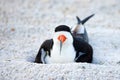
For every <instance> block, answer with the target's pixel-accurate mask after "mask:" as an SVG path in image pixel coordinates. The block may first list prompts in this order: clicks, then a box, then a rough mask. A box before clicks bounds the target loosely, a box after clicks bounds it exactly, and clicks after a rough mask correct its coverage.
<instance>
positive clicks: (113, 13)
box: [0, 0, 120, 64]
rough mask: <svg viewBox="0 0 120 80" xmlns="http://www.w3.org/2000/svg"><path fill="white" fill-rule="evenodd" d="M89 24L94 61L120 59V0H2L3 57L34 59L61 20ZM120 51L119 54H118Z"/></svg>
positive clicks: (0, 46) (0, 49) (0, 39)
mask: <svg viewBox="0 0 120 80" xmlns="http://www.w3.org/2000/svg"><path fill="white" fill-rule="evenodd" d="M93 13H94V14H95V16H94V17H93V18H91V19H90V20H89V21H88V22H87V23H86V24H85V26H86V28H87V30H88V35H89V38H90V44H91V45H92V46H93V48H94V61H93V62H94V63H98V64H106V63H107V64H112V63H115V64H116V63H119V61H120V60H119V57H120V55H119V53H120V41H119V38H120V35H118V34H120V0H0V57H1V60H3V61H6V60H25V61H34V58H35V56H36V54H37V52H38V50H39V47H40V45H41V43H42V42H43V41H44V40H45V39H49V38H52V34H53V32H54V28H55V27H56V26H58V25H60V24H64V25H68V26H70V27H74V26H76V23H77V20H76V16H79V17H80V18H81V19H84V18H85V17H87V16H89V15H91V14H93ZM118 55H119V56H118Z"/></svg>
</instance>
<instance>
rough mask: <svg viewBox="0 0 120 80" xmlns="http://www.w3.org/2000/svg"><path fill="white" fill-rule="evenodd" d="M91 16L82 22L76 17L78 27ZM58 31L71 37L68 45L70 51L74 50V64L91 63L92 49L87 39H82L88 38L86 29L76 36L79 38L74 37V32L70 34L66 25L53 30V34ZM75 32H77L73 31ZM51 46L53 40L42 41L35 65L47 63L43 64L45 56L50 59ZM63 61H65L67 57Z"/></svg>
mask: <svg viewBox="0 0 120 80" xmlns="http://www.w3.org/2000/svg"><path fill="white" fill-rule="evenodd" d="M93 15H94V14H93ZM93 15H90V16H88V17H87V18H85V19H84V20H82V21H81V20H80V18H79V17H77V20H78V25H79V24H82V25H83V24H84V23H85V22H86V21H87V20H89V19H90V18H91V17H92V16H93ZM76 29H77V28H76ZM60 31H63V32H68V33H70V35H71V36H72V39H73V42H72V44H70V45H72V46H73V48H72V50H73V49H74V50H75V52H74V53H75V55H76V56H75V58H74V62H88V63H91V62H92V59H93V49H92V47H91V45H90V44H89V43H88V41H86V40H87V39H86V38H84V36H85V37H88V36H87V32H86V29H85V33H82V34H80V35H78V36H79V37H77V36H76V35H77V33H76V32H75V33H74V32H73V33H72V32H71V29H70V28H69V27H68V26H66V25H59V26H58V27H56V28H55V33H56V32H60ZM75 31H77V30H75ZM81 37H82V38H81ZM70 41H71V40H70ZM53 46H54V39H49V40H46V41H44V42H43V44H42V45H41V47H40V49H39V52H38V54H37V56H36V58H35V62H36V63H47V62H45V61H46V60H45V58H46V56H49V57H51V50H52V49H53ZM54 49H56V47H54ZM70 49H71V48H70ZM42 50H44V53H43V52H42ZM64 50H65V49H64ZM67 51H68V50H67ZM55 53H56V52H55ZM82 53H83V54H82ZM43 54H44V55H43ZM56 54H57V53H56ZM68 55H69V54H68ZM70 56H71V55H70ZM64 59H65V60H66V59H67V56H66V57H65V58H64Z"/></svg>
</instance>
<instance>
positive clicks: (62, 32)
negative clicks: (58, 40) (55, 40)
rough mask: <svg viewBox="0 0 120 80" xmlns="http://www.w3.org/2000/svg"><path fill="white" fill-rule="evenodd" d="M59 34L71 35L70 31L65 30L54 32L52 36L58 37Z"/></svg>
mask: <svg viewBox="0 0 120 80" xmlns="http://www.w3.org/2000/svg"><path fill="white" fill-rule="evenodd" d="M59 35H65V36H66V37H71V36H72V35H71V33H70V32H66V31H59V32H55V33H54V35H53V36H54V37H58V36H59Z"/></svg>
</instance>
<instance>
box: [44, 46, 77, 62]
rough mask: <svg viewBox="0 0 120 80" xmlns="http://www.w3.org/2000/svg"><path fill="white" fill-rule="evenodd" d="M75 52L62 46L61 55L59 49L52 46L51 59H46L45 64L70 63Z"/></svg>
mask: <svg viewBox="0 0 120 80" xmlns="http://www.w3.org/2000/svg"><path fill="white" fill-rule="evenodd" d="M75 55H76V53H75V50H74V48H73V46H72V45H71V46H63V47H62V50H61V53H60V47H56V46H54V48H53V49H52V50H51V57H46V62H47V63H72V62H74V59H75Z"/></svg>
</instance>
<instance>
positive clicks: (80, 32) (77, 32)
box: [72, 14, 94, 42]
mask: <svg viewBox="0 0 120 80" xmlns="http://www.w3.org/2000/svg"><path fill="white" fill-rule="evenodd" d="M93 16H94V14H92V15H90V16H88V17H86V18H85V19H83V20H81V19H80V18H79V17H78V16H76V18H77V26H76V27H74V29H72V33H73V35H74V36H75V37H78V38H82V39H84V40H85V41H86V42H88V41H89V40H88V35H87V31H86V29H85V27H84V24H85V23H86V22H87V21H88V20H89V19H90V18H91V17H93Z"/></svg>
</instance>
